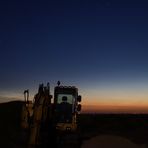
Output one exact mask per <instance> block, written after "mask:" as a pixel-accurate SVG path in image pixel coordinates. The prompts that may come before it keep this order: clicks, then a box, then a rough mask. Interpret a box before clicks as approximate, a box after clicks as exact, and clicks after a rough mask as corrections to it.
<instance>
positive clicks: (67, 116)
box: [56, 94, 74, 123]
mask: <svg viewBox="0 0 148 148" xmlns="http://www.w3.org/2000/svg"><path fill="white" fill-rule="evenodd" d="M73 104H74V96H73V95H71V94H58V95H57V106H56V110H57V116H58V117H57V119H58V122H64V123H65V122H72V113H73Z"/></svg>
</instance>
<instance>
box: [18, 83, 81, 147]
mask: <svg viewBox="0 0 148 148" xmlns="http://www.w3.org/2000/svg"><path fill="white" fill-rule="evenodd" d="M24 98H25V101H24V105H23V108H22V120H21V127H22V129H24V130H23V131H25V132H27V134H26V135H27V138H26V139H27V141H26V142H27V143H28V146H33V147H36V146H38V147H43V145H44V147H46V146H47V147H48V146H49V145H55V147H57V148H62V147H69V145H73V146H74V145H75V147H79V146H80V145H81V138H80V137H81V136H80V124H79V115H80V111H81V104H80V103H81V100H82V99H81V95H79V94H78V88H77V87H75V86H63V85H60V81H58V83H57V86H55V87H54V96H52V95H51V92H50V85H49V83H47V85H46V86H44V84H40V85H39V89H38V93H37V94H35V96H34V99H33V101H30V100H29V90H25V91H24Z"/></svg>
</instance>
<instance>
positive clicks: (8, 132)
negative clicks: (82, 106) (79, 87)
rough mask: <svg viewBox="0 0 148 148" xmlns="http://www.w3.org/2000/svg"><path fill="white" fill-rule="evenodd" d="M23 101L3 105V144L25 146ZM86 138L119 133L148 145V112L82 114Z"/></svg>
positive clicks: (0, 129)
mask: <svg viewBox="0 0 148 148" xmlns="http://www.w3.org/2000/svg"><path fill="white" fill-rule="evenodd" d="M22 104H23V103H22V102H19V101H16V102H9V103H3V104H0V117H1V120H0V147H1V148H3V147H11V148H13V147H14V148H18V147H23V145H22V144H23V143H21V142H20V139H22V134H21V128H20V115H21V107H22ZM79 121H80V122H79V123H80V126H81V135H82V140H87V139H89V138H91V137H93V136H96V135H104V134H107V135H117V136H122V137H125V138H127V139H129V140H131V141H132V142H133V143H136V144H138V145H143V144H146V145H147V146H148V140H147V139H148V114H81V115H80V117H79Z"/></svg>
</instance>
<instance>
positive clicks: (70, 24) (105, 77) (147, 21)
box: [0, 0, 148, 112]
mask: <svg viewBox="0 0 148 148" xmlns="http://www.w3.org/2000/svg"><path fill="white" fill-rule="evenodd" d="M0 67H1V68H0V101H1V102H4V101H7V100H9V98H12V99H11V100H14V98H17V99H18V98H21V97H22V98H23V91H24V89H30V91H31V92H32V95H34V94H35V93H36V92H37V88H38V84H39V83H42V82H43V83H46V82H50V83H51V87H52V90H53V87H54V86H55V85H56V82H57V81H58V80H60V81H61V83H62V84H63V85H75V86H77V87H78V88H79V90H80V93H81V95H82V97H83V103H82V104H84V105H86V106H88V108H91V107H90V106H94V105H95V107H96V106H97V108H99V107H100V108H101V107H102V108H103V109H104V110H107V109H108V108H109V107H113V108H111V109H116V108H115V107H120V109H121V108H122V107H123V108H124V107H126V109H127V108H128V107H131V106H132V107H135V108H134V109H137V108H138V107H140V109H141V110H139V108H138V109H137V110H136V112H138V111H139V112H142V111H144V110H143V109H144V107H145V108H148V1H147V0H47V1H44V0H42V1H38V0H35V1H31V0H28V1H27V0H18V1H16V0H13V1H12V0H3V1H1V2H0ZM88 108H86V107H85V108H84V109H86V110H88ZM117 110H118V108H117ZM123 110H124V111H125V108H124V109H123ZM127 110H128V109H127ZM127 110H126V111H127ZM147 110H148V109H147ZM134 111H135V110H134Z"/></svg>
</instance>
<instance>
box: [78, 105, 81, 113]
mask: <svg viewBox="0 0 148 148" xmlns="http://www.w3.org/2000/svg"><path fill="white" fill-rule="evenodd" d="M77 111H78V112H79V111H81V104H78V108H77Z"/></svg>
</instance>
